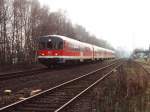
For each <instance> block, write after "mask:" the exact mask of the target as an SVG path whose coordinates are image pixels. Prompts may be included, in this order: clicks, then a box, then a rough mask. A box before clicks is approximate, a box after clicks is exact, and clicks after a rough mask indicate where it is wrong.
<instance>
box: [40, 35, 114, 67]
mask: <svg viewBox="0 0 150 112" xmlns="http://www.w3.org/2000/svg"><path fill="white" fill-rule="evenodd" d="M38 45H39V49H38V51H37V54H38V61H39V62H40V63H41V64H43V65H45V66H47V67H50V66H51V65H58V64H67V63H78V62H80V63H81V62H87V61H88V62H89V61H98V60H104V59H113V58H115V52H114V51H113V50H109V49H105V48H102V47H98V46H96V45H92V44H88V43H85V42H81V41H78V40H75V39H72V38H69V37H66V36H61V35H45V36H41V37H39V38H38Z"/></svg>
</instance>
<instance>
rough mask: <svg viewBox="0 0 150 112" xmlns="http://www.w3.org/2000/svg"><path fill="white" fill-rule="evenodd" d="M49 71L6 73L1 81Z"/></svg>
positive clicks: (1, 76) (0, 75)
mask: <svg viewBox="0 0 150 112" xmlns="http://www.w3.org/2000/svg"><path fill="white" fill-rule="evenodd" d="M113 61H116V60H112V62H113ZM55 69H57V68H54V69H53V70H55ZM47 71H49V69H48V68H39V69H34V70H28V71H19V72H12V73H4V74H0V81H3V80H8V79H12V78H18V77H25V76H29V75H32V74H39V73H43V72H47Z"/></svg>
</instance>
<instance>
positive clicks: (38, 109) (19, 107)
mask: <svg viewBox="0 0 150 112" xmlns="http://www.w3.org/2000/svg"><path fill="white" fill-rule="evenodd" d="M120 66H121V63H120V62H114V63H113V64H109V65H107V66H105V67H102V68H100V69H97V70H95V71H92V72H90V73H88V74H85V75H83V76H80V77H78V78H75V79H73V80H70V81H67V82H65V83H62V84H60V85H58V86H55V87H53V88H50V89H47V90H45V91H43V92H41V93H38V94H36V95H34V96H31V97H29V98H26V99H24V100H21V101H18V102H16V103H13V104H11V105H8V106H5V107H2V108H0V111H1V112H47V111H48V112H59V111H61V110H63V109H65V108H66V107H67V106H69V105H70V104H71V103H72V102H73V101H74V100H76V99H78V98H79V97H80V96H81V95H84V93H86V92H87V91H88V90H90V89H91V88H92V87H94V86H95V85H96V84H97V83H99V82H100V81H102V80H104V79H105V78H107V77H108V76H109V75H111V74H112V73H113V71H114V70H115V69H117V68H118V67H120Z"/></svg>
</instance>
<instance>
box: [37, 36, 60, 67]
mask: <svg viewBox="0 0 150 112" xmlns="http://www.w3.org/2000/svg"><path fill="white" fill-rule="evenodd" d="M62 52H63V40H62V39H61V38H60V37H57V36H52V35H48V36H42V37H40V38H39V50H38V52H37V53H38V60H39V62H40V63H42V64H43V65H46V66H48V67H50V66H51V65H56V64H59V63H62V59H61V57H62Z"/></svg>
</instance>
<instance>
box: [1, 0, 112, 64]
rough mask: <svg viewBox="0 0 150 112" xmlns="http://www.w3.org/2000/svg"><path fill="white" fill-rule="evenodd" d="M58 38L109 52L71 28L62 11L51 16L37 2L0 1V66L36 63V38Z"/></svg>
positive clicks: (78, 28) (101, 42)
mask: <svg viewBox="0 0 150 112" xmlns="http://www.w3.org/2000/svg"><path fill="white" fill-rule="evenodd" d="M49 34H58V35H63V36H67V37H70V38H74V39H77V40H80V41H83V42H87V43H91V44H95V45H98V46H100V47H105V48H112V47H111V46H110V45H109V44H108V43H107V42H106V41H104V40H101V39H97V38H96V37H95V36H94V35H90V33H89V32H88V31H87V30H86V29H85V28H84V27H83V26H81V25H74V24H72V23H71V21H70V20H69V19H68V18H67V17H66V16H65V13H64V12H63V11H57V12H51V11H50V9H49V8H48V7H46V6H41V5H40V3H39V1H38V0H0V65H4V64H31V63H35V62H37V58H36V50H37V49H38V44H37V37H39V36H42V35H49Z"/></svg>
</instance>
